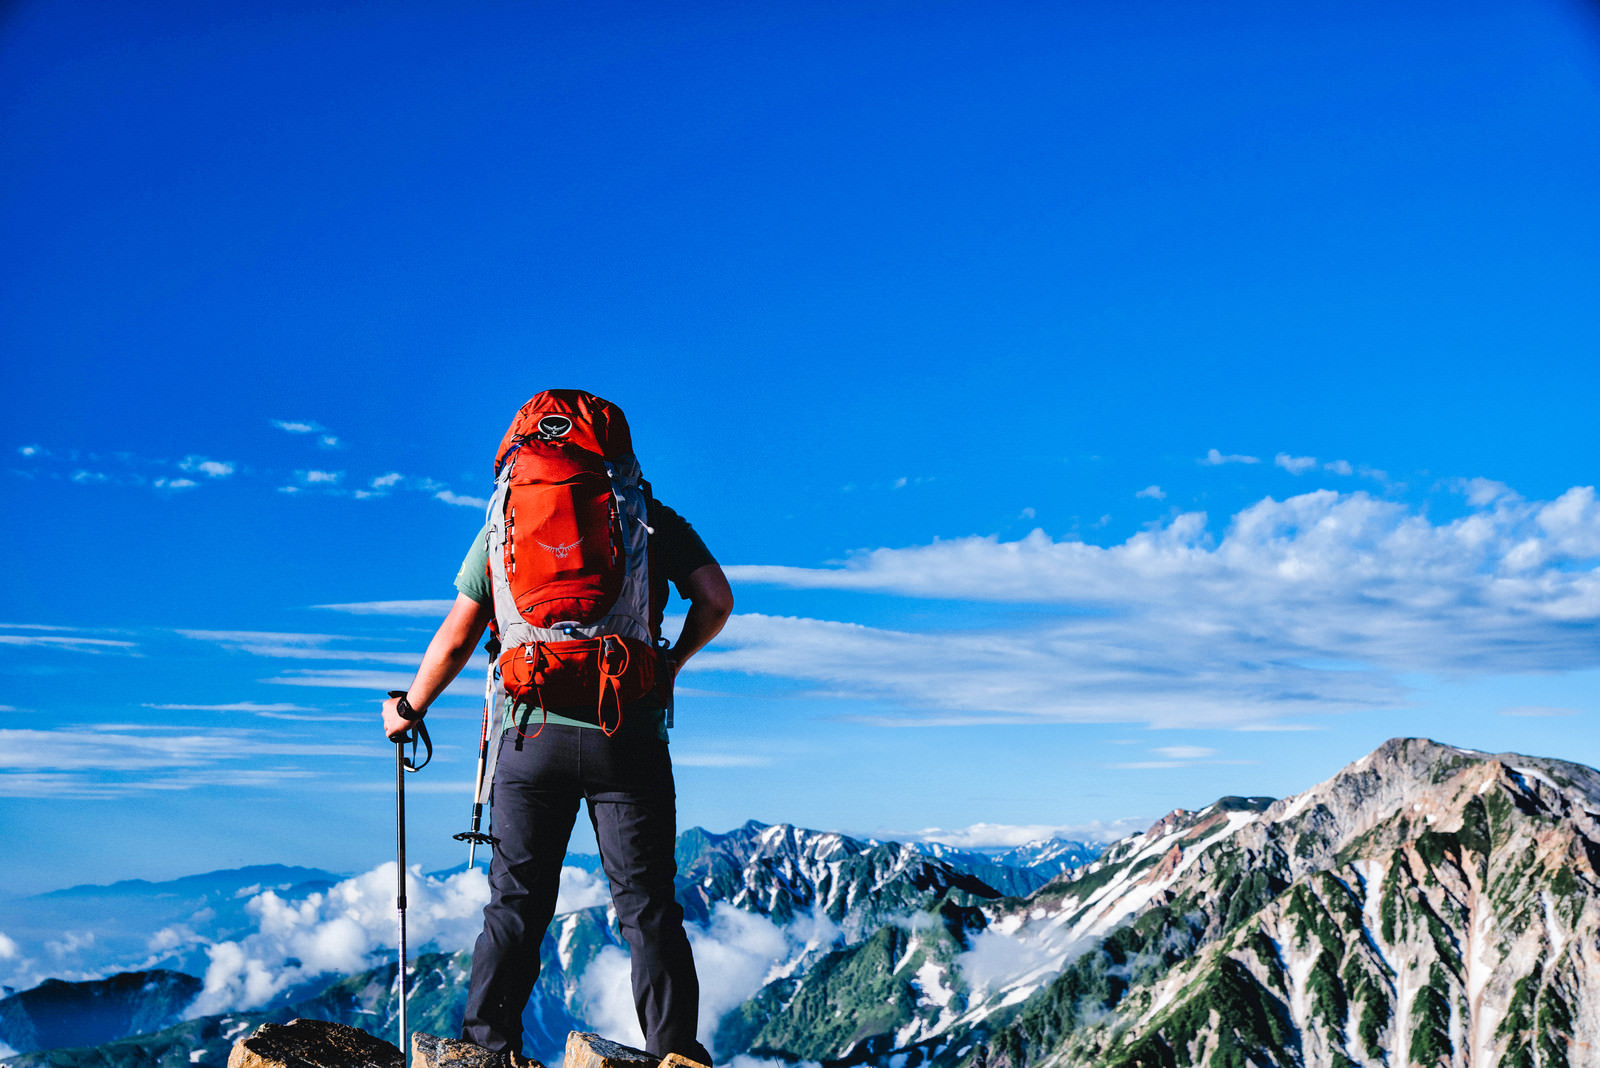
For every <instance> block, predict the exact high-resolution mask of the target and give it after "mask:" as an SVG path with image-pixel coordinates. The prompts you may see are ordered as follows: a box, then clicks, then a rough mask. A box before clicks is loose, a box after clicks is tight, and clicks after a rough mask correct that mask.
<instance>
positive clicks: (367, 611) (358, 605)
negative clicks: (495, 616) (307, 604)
mask: <svg viewBox="0 0 1600 1068" xmlns="http://www.w3.org/2000/svg"><path fill="white" fill-rule="evenodd" d="M454 603H455V602H453V601H441V600H432V601H430V600H420V601H356V602H352V603H350V604H316V605H312V606H311V607H313V608H323V609H326V610H328V611H330V612H348V613H350V614H351V615H355V616H422V617H425V618H434V617H438V616H443V615H444V614H445V613H446V612H448V611H450V608H451V606H452V605H453V604H454Z"/></svg>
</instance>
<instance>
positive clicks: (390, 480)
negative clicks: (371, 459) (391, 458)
mask: <svg viewBox="0 0 1600 1068" xmlns="http://www.w3.org/2000/svg"><path fill="white" fill-rule="evenodd" d="M404 477H405V476H404V475H402V474H400V472H398V471H390V472H389V473H388V474H387V475H379V476H378V477H377V478H375V479H373V480H372V481H371V483H369V485H371V486H372V488H373V489H390V488H392V487H393V486H395V485H398V484H399V482H400V480H401V479H402V478H404Z"/></svg>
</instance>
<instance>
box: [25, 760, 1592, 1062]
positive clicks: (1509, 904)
mask: <svg viewBox="0 0 1600 1068" xmlns="http://www.w3.org/2000/svg"><path fill="white" fill-rule="evenodd" d="M1072 848H1078V849H1080V850H1083V851H1084V852H1083V854H1080V855H1081V856H1082V859H1083V860H1085V861H1086V863H1081V864H1062V863H1061V862H1060V859H1059V858H1046V857H1043V856H1042V854H1043V853H1045V852H1048V851H1049V850H1054V849H1068V850H1069V851H1070V850H1071V849H1072ZM1090 852H1092V851H1091V850H1088V849H1087V847H1082V846H1077V847H1071V846H1045V847H1041V848H1040V849H1038V850H1035V851H1034V852H1033V853H1032V854H1029V855H1028V856H1031V857H1033V858H1034V859H1037V860H1039V861H1040V862H1039V863H1038V864H1036V865H1033V866H1027V865H1017V864H1014V863H1010V862H1009V861H1014V860H1016V859H1018V858H1015V857H1013V858H1005V859H1002V858H1001V857H998V856H995V855H992V854H990V855H982V854H969V853H964V852H963V851H960V850H952V849H948V848H944V847H930V846H926V845H907V844H898V843H880V842H871V841H862V840H857V839H853V838H850V837H847V836H844V835H840V834H832V833H826V832H818V831H808V830H803V829H800V828H796V827H792V826H787V825H776V826H765V825H762V824H757V823H750V824H746V825H745V826H744V827H741V828H737V829H735V830H734V831H731V832H729V833H727V834H712V833H709V832H706V831H702V830H698V829H696V830H691V831H688V832H685V834H684V835H683V836H682V837H681V839H680V841H679V846H678V860H679V867H680V881H679V898H680V900H681V901H682V902H683V904H684V907H685V911H686V914H687V915H688V917H689V919H690V921H691V923H692V924H693V925H694V928H695V930H696V932H697V933H699V934H700V935H701V936H702V937H701V939H700V940H699V941H697V943H696V953H697V957H699V958H700V959H701V960H702V972H703V973H706V974H708V975H710V974H712V971H711V969H713V968H715V969H716V971H715V976H716V978H715V980H714V981H713V982H712V983H711V984H710V987H711V988H712V989H713V990H715V991H717V993H716V994H714V995H713V997H712V1000H713V1001H715V1000H716V998H717V997H721V998H722V999H723V1001H722V1002H719V1003H717V1004H716V1005H714V1006H713V1008H714V1009H715V1010H716V1011H715V1015H716V1019H715V1020H713V1021H711V1022H710V1023H709V1024H708V1025H707V1028H706V1029H707V1031H708V1032H709V1033H708V1034H703V1035H702V1037H703V1038H707V1037H709V1038H710V1039H711V1042H712V1045H713V1048H714V1052H715V1053H716V1054H717V1056H718V1059H719V1060H722V1061H725V1060H727V1059H729V1058H730V1057H732V1056H733V1055H736V1054H748V1055H750V1056H753V1057H758V1058H767V1059H772V1060H782V1061H785V1062H789V1063H794V1062H797V1061H815V1062H819V1063H822V1064H824V1065H828V1066H829V1068H843V1066H849V1065H856V1064H863V1065H874V1066H881V1068H917V1066H919V1065H929V1066H931V1068H1032V1066H1054V1065H1062V1066H1066V1065H1082V1066H1090V1068H1145V1066H1151V1068H1154V1066H1178V1065H1192V1064H1206V1065H1219V1066H1229V1068H1233V1066H1238V1068H1243V1066H1245V1065H1283V1066H1295V1068H1311V1066H1330V1068H1347V1066H1357V1065H1360V1066H1364V1068H1378V1066H1383V1068H1398V1066H1401V1065H1420V1066H1425V1068H1435V1066H1439V1068H1443V1066H1451V1068H1456V1066H1460V1068H1466V1066H1472V1068H1479V1066H1482V1068H1488V1066H1490V1065H1504V1066H1507V1068H1555V1066H1562V1068H1572V1066H1580V1065H1593V1064H1600V773H1597V772H1595V771H1594V770H1592V769H1590V768H1587V767H1583V766H1581V765H1577V764H1571V763H1567V762H1563V761H1559V760H1551V759H1545V758H1538V757H1528V756H1520V755H1516V754H1498V755H1495V754H1488V753H1482V752H1477V751H1474V750H1467V749H1459V748H1455V747H1451V746H1447V745H1441V744H1439V743H1436V742H1431V741H1427V740H1422V739H1396V740H1393V741H1390V742H1387V743H1385V744H1384V745H1383V746H1382V747H1380V748H1379V749H1377V750H1376V751H1374V752H1373V753H1371V754H1369V755H1367V756H1365V757H1363V758H1362V759H1361V760H1359V761H1357V762H1355V763H1354V764H1351V765H1350V766H1348V767H1346V768H1344V769H1342V770H1341V771H1339V772H1338V773H1337V774H1335V775H1334V776H1333V777H1332V778H1330V779H1328V780H1327V781H1325V782H1323V783H1320V784H1318V785H1316V786H1313V787H1311V788H1310V789H1308V790H1306V791H1304V792H1303V793H1300V794H1297V795H1294V796H1292V797H1287V798H1282V799H1277V800H1275V799H1271V798H1243V797H1227V798H1222V799H1220V800H1218V801H1216V802H1214V803H1213V804H1210V805H1207V806H1206V807H1204V808H1201V809H1199V810H1195V811H1187V810H1178V811H1174V812H1172V813H1170V814H1168V815H1167V816H1166V817H1164V818H1163V819H1161V820H1160V821H1158V822H1156V823H1155V824H1154V825H1153V826H1151V827H1150V828H1149V829H1148V830H1146V831H1144V832H1142V833H1140V834H1136V835H1132V836H1130V837H1128V838H1125V839H1123V840H1121V841H1119V842H1116V843H1114V844H1113V845H1112V846H1110V847H1109V848H1108V849H1106V850H1105V851H1104V852H1103V853H1102V854H1100V855H1098V856H1094V857H1093V858H1092V859H1090V857H1089V855H1088V854H1089V853H1090ZM1023 859H1026V857H1024V858H1023ZM1051 864H1054V865H1055V867H1053V868H1051V867H1049V865H1051ZM623 953H624V950H622V948H621V944H620V940H619V939H618V937H617V933H616V930H615V925H614V919H613V917H612V916H611V914H610V912H609V909H608V907H607V906H605V905H592V906H589V907H586V908H576V909H573V910H571V911H568V912H566V913H564V914H562V915H560V916H558V917H557V920H556V922H555V923H554V924H553V925H552V927H551V930H550V933H549V936H548V937H547V938H546V940H545V944H544V949H543V959H544V964H545V968H544V972H543V974H542V975H541V977H540V981H539V984H538V987H537V988H536V990H535V994H534V997H533V999H532V1000H531V1001H530V1003H529V1007H528V1011H527V1013H526V1014H525V1016H524V1021H525V1024H526V1025H527V1028H528V1037H527V1048H528V1051H529V1052H530V1053H532V1054H534V1055H536V1056H544V1057H546V1058H548V1057H550V1056H551V1055H553V1053H554V1051H555V1050H557V1049H559V1047H560V1044H561V1042H562V1040H564V1038H565V1035H566V1032H567V1031H568V1030H571V1029H590V1028H592V1027H594V1026H596V1024H597V1022H598V1023H601V1024H604V1023H606V1022H608V1021H610V1020H612V1019H615V1018H620V1017H617V1014H616V1012H615V1006H614V1005H613V1004H612V1002H614V1001H615V998H614V996H613V993H614V990H613V988H614V987H615V986H616V985H617V984H616V983H615V982H613V981H612V980H613V979H614V978H616V977H619V976H621V975H623V974H625V973H624V972H621V971H619V970H618V969H619V967H620V962H621V961H623V959H624V958H623V956H622V954H623ZM468 963H469V956H468V954H467V953H465V952H458V953H426V954H423V955H421V956H419V957H418V958H417V959H416V960H415V962H414V963H413V965H412V969H411V971H412V979H411V984H412V991H413V993H412V1000H411V1002H410V1014H411V1018H412V1020H413V1026H414V1027H416V1028H420V1029H425V1030H434V1031H435V1032H436V1033H445V1034H450V1033H453V1032H454V1029H455V1027H456V1026H457V1025H458V1021H459V1018H460V1010H461V1003H462V1001H463V1000H464V997H465V974H466V969H467V966H468ZM741 969H743V971H741ZM740 975H744V976H745V978H744V979H743V980H739V979H738V977H739V976H740ZM729 977H733V978H729ZM116 979H119V980H120V981H121V982H123V984H124V986H125V987H126V988H128V989H129V990H132V989H135V988H137V989H141V990H142V989H146V988H147V987H148V988H150V989H156V988H157V987H159V984H160V983H161V982H168V983H170V984H173V985H171V986H170V990H171V994H170V997H171V999H172V1001H173V1002H177V1001H179V1000H181V999H182V998H183V997H184V994H183V991H182V989H181V980H163V979H160V978H159V977H157V978H152V977H151V976H150V975H146V976H145V977H144V978H143V979H142V980H139V981H138V982H136V981H135V980H131V979H122V978H121V977H116ZM393 980H394V965H393V964H392V963H389V964H387V965H379V966H377V967H374V968H372V969H370V970H367V971H364V972H360V973H356V974H352V975H347V976H342V977H341V976H330V977H327V979H326V981H325V982H323V983H320V984H318V987H317V988H316V989H314V990H308V989H306V988H305V987H298V988H296V989H295V990H294V991H293V992H291V993H286V994H285V995H284V997H283V999H281V1000H280V1001H278V1002H274V1003H269V1004H267V1005H265V1006H263V1007H262V1008H260V1009H257V1010H252V1011H249V1012H232V1013H218V1014H214V1015H210V1016H206V1017H202V1018H199V1019H191V1020H187V1021H184V1022H181V1023H178V1024H176V1025H174V1026H169V1027H166V1028H165V1029H164V1030H159V1031H156V1032H155V1033H152V1034H146V1035H139V1036H134V1037H124V1038H120V1039H118V1040H116V1041H113V1042H109V1043H104V1044H101V1045H99V1046H97V1047H95V1048H93V1049H92V1050H91V1049H84V1050H80V1051H76V1052H70V1053H68V1052H66V1051H57V1052H35V1053H26V1052H25V1053H22V1054H20V1055H18V1056H15V1057H12V1058H10V1059H9V1060H7V1061H5V1062H4V1063H6V1064H8V1065H15V1066H18V1068H21V1066H33V1065H45V1064H52V1065H64V1064H75V1065H104V1066H107V1068H111V1066H117V1068H120V1066H122V1065H132V1064H162V1065H166V1064H171V1065H174V1066H176V1065H179V1064H213V1063H214V1064H218V1065H220V1064H222V1063H224V1062H225V1060H226V1056H227V1052H228V1047H229V1046H230V1045H231V1043H232V1040H233V1039H234V1038H236V1037H238V1035H240V1034H243V1033H245V1032H246V1031H247V1030H249V1029H251V1028H253V1027H254V1025H255V1024H256V1023H258V1022H261V1021H264V1020H269V1019H270V1020H286V1019H289V1018H292V1017H293V1016H313V1017H320V1018H325V1019H332V1020H337V1021H339V1022H344V1023H350V1024H353V1025H355V1026H361V1027H364V1028H366V1029H367V1030H369V1031H372V1032H374V1033H385V1032H386V1030H388V1029H392V1027H393V1016H394V1009H395V1005H394V997H393ZM736 980H737V981H736ZM112 981H115V980H105V981H103V982H112ZM741 982H743V985H742V986H741V985H740V983H741ZM140 983H142V984H143V985H140ZM152 983H154V984H156V986H151V984H152ZM718 983H721V984H722V985H721V986H720V987H719V986H718V985H717V984H718ZM61 985H63V986H64V985H67V984H61ZM623 985H624V986H625V982H624V983H623ZM40 989H43V988H40ZM161 989H167V988H161ZM62 994H63V992H62V991H60V990H55V991H54V993H53V995H52V996H54V997H56V998H57V1002H58V1003H61V1002H62ZM40 996H41V995H40V994H39V992H38V990H32V991H27V992H25V993H24V994H22V995H14V996H13V997H12V998H8V999H5V1000H4V1001H0V1028H7V1027H9V1026H10V1025H9V1024H8V1022H7V1021H9V1020H10V1019H11V1018H12V1016H11V1015H10V1014H11V1013H13V1009H12V1008H11V1006H12V1003H13V1002H17V1001H18V999H19V998H34V999H35V1000H37V999H38V998H39V997H40ZM97 996H98V995H97ZM189 996H190V997H192V994H191V995H189ZM81 998H82V999H84V1000H85V1003H86V1004H87V1003H88V1002H90V1001H93V997H91V996H90V994H89V993H88V992H87V991H84V992H81ZM67 1000H70V999H67ZM110 1000H112V1001H115V1000H116V999H115V998H111V999H110ZM159 1000H160V998H159V997H156V998H155V1001H159ZM101 1003H102V1007H103V1005H104V1003H106V998H105V997H103V996H102V997H101ZM159 1007H160V1006H157V1005H155V1004H154V1003H153V1002H151V1001H150V997H149V996H147V998H146V1003H145V1005H144V1009H143V1010H142V1011H143V1012H144V1013H145V1015H144V1016H142V1017H140V1020H141V1021H142V1022H144V1023H146V1024H149V1023H151V1022H152V1021H153V1022H154V1023H159V1022H161V1020H160V1013H159V1012H156V1011H155V1010H156V1009H157V1008H159ZM168 1007H169V1008H170V1005H169V1006H168ZM21 1009H27V1010H28V1011H29V1012H32V1011H33V1010H32V1008H31V1007H30V1006H29V1005H19V1008H18V1009H17V1010H16V1011H20V1010H21ZM102 1016H104V1013H103V1012H102ZM130 1019H131V1017H130ZM12 1033H13V1032H11V1031H8V1030H0V1040H4V1041H7V1042H13V1045H14V1041H13V1039H12V1038H11V1037H9V1036H10V1035H11V1034H12ZM41 1034H42V1032H41ZM616 1037H619V1038H623V1039H624V1040H626V1038H627V1036H626V1035H620V1034H619V1035H617V1036H616ZM19 1048H20V1047H19Z"/></svg>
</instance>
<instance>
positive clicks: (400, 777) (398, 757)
mask: <svg viewBox="0 0 1600 1068" xmlns="http://www.w3.org/2000/svg"><path fill="white" fill-rule="evenodd" d="M389 696H390V697H398V698H400V715H401V717H402V718H404V719H410V718H411V717H410V716H407V715H406V713H407V712H409V711H411V707H410V705H409V704H408V703H407V702H406V692H405V691H404V690H390V691H389ZM418 740H421V742H422V744H423V746H424V748H426V750H427V753H428V755H427V756H425V757H423V758H422V763H420V764H419V763H417V759H416V758H417V742H418ZM407 742H410V743H411V755H410V756H409V757H408V756H406V743H407ZM432 759H433V739H432V738H429V737H428V728H427V727H425V726H423V724H422V720H421V719H418V720H417V722H416V725H415V726H414V727H412V728H411V730H409V731H407V732H406V733H404V734H402V735H401V736H400V737H398V738H396V739H395V740H394V825H395V842H396V846H397V848H396V853H397V855H396V858H395V879H394V882H395V887H394V907H395V914H396V917H397V919H398V924H399V938H398V946H399V956H400V966H399V968H398V969H396V971H395V981H396V982H397V983H398V984H399V989H400V1053H401V1055H402V1056H404V1057H406V1059H407V1061H408V1062H409V1060H410V1054H409V1052H408V1047H409V1045H410V1039H411V1036H410V1035H409V1034H408V1033H407V1031H408V1029H407V1027H406V772H408V771H421V770H422V769H423V768H425V767H427V765H428V761H430V760H432Z"/></svg>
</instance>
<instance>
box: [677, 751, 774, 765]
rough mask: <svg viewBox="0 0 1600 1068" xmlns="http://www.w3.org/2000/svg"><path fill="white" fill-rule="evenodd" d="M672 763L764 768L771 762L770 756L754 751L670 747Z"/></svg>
mask: <svg viewBox="0 0 1600 1068" xmlns="http://www.w3.org/2000/svg"><path fill="white" fill-rule="evenodd" d="M672 748H673V750H674V752H673V754H672V763H673V764H675V765H677V766H679V767H685V768H765V767H770V766H771V765H772V764H773V759H772V757H769V756H760V755H758V754H755V753H706V752H696V751H694V750H692V749H691V750H685V751H683V752H679V751H677V750H678V747H677V746H673V747H672Z"/></svg>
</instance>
